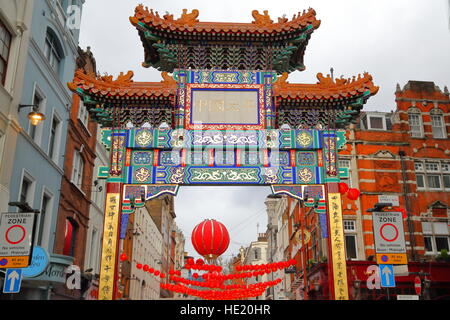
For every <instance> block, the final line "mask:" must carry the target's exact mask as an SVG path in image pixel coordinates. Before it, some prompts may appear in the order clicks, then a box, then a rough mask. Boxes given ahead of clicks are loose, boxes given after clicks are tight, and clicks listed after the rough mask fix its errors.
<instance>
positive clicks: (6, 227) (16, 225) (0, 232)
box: [0, 212, 35, 268]
mask: <svg viewBox="0 0 450 320" xmlns="http://www.w3.org/2000/svg"><path fill="white" fill-rule="evenodd" d="M34 222H35V213H34V212H6V213H2V214H1V215H0V268H25V267H27V266H28V265H29V264H30V255H31V246H32V241H33V229H34Z"/></svg>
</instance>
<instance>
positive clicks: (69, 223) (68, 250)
mask: <svg viewBox="0 0 450 320" xmlns="http://www.w3.org/2000/svg"><path fill="white" fill-rule="evenodd" d="M76 234H77V225H76V223H75V221H73V220H72V219H69V218H67V219H66V231H65V233H64V249H63V255H65V256H72V257H73V256H74V254H75V243H76Z"/></svg>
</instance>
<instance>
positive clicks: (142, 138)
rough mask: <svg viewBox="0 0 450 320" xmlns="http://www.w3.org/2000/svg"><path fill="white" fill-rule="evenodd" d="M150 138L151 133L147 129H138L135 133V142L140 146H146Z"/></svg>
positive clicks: (151, 136) (151, 137)
mask: <svg viewBox="0 0 450 320" xmlns="http://www.w3.org/2000/svg"><path fill="white" fill-rule="evenodd" d="M152 139H153V134H152V133H151V132H150V131H149V130H147V129H143V130H140V131H139V132H138V133H137V134H136V143H137V144H138V145H140V146H142V147H145V146H148V145H149V144H150V143H151V141H152Z"/></svg>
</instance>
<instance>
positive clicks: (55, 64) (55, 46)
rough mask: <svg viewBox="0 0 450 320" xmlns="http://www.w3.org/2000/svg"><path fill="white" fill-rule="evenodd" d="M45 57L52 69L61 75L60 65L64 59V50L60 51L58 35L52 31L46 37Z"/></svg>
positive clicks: (48, 31)
mask: <svg viewBox="0 0 450 320" xmlns="http://www.w3.org/2000/svg"><path fill="white" fill-rule="evenodd" d="M44 55H45V57H46V58H47V60H48V62H49V63H50V66H51V67H52V69H53V70H54V71H55V72H56V73H59V64H60V62H61V59H62V50H61V49H60V45H59V42H58V40H57V38H56V35H55V34H54V32H53V31H51V30H50V29H48V30H47V35H46V37H45V46H44Z"/></svg>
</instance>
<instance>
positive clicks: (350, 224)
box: [344, 220, 356, 232]
mask: <svg viewBox="0 0 450 320" xmlns="http://www.w3.org/2000/svg"><path fill="white" fill-rule="evenodd" d="M344 230H345V231H346V232H351V231H356V227H355V221H354V220H344Z"/></svg>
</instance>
